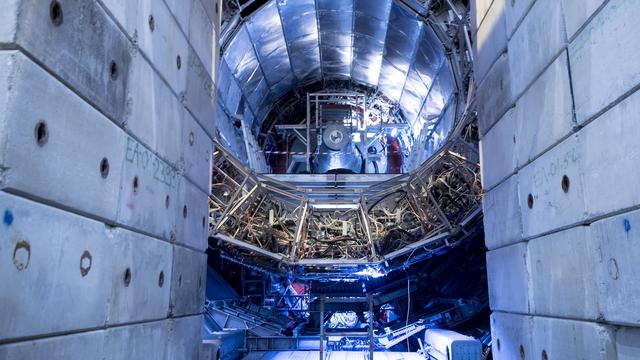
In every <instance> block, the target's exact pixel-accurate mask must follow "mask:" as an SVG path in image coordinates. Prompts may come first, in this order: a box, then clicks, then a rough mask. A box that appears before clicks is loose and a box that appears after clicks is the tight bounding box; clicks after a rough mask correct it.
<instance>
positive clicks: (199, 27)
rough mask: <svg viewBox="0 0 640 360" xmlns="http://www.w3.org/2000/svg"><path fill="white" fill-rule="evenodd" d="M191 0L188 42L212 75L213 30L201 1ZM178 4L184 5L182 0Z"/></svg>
mask: <svg viewBox="0 0 640 360" xmlns="http://www.w3.org/2000/svg"><path fill="white" fill-rule="evenodd" d="M191 1H192V4H191V5H192V6H191V16H190V17H189V29H188V34H189V35H188V36H189V43H190V44H191V46H192V47H193V49H194V50H195V52H196V53H197V54H198V57H199V58H200V61H201V62H202V65H203V66H204V68H205V69H206V70H207V72H208V73H209V74H210V75H212V74H213V69H214V68H212V67H211V66H212V64H213V59H212V56H213V50H212V47H213V44H214V42H213V41H211V39H212V38H214V37H215V35H216V34H215V30H214V28H213V24H212V23H211V19H209V16H208V15H207V12H206V11H205V9H204V7H203V5H202V3H201V2H200V1H199V0H191ZM206 2H207V3H213V0H207V1H206ZM180 6H185V5H184V1H182V2H181V4H180ZM187 6H188V5H187ZM185 30H186V29H185Z"/></svg>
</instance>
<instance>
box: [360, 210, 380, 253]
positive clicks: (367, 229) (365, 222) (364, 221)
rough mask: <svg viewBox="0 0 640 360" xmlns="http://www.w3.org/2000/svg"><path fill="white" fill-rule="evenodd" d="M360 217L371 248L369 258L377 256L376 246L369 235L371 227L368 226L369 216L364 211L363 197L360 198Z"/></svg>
mask: <svg viewBox="0 0 640 360" xmlns="http://www.w3.org/2000/svg"><path fill="white" fill-rule="evenodd" d="M360 217H361V218H362V219H361V220H360V221H362V226H364V232H365V234H366V235H367V241H368V242H369V247H370V248H371V259H372V260H373V259H375V258H377V254H376V246H375V244H374V243H373V238H372V237H371V227H370V226H369V218H368V217H367V213H366V212H365V204H364V199H362V198H361V199H360Z"/></svg>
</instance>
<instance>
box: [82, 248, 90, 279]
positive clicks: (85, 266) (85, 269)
mask: <svg viewBox="0 0 640 360" xmlns="http://www.w3.org/2000/svg"><path fill="white" fill-rule="evenodd" d="M92 263H93V257H92V256H91V253H90V252H89V251H88V250H85V251H84V252H83V253H82V255H81V256H80V275H81V276H82V277H85V276H87V274H89V270H91V265H92Z"/></svg>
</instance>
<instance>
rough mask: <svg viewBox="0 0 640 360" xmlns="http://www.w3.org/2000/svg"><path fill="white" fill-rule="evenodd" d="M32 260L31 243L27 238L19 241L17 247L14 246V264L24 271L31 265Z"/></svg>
mask: <svg viewBox="0 0 640 360" xmlns="http://www.w3.org/2000/svg"><path fill="white" fill-rule="evenodd" d="M30 261H31V244H29V242H28V241H25V240H21V241H18V242H17V243H16V246H15V248H13V265H15V267H16V269H18V271H22V270H25V269H26V268H28V267H29V262H30Z"/></svg>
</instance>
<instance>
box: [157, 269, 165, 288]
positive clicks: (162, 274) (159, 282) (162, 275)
mask: <svg viewBox="0 0 640 360" xmlns="http://www.w3.org/2000/svg"><path fill="white" fill-rule="evenodd" d="M162 285H164V271H160V275H159V276H158V286H159V287H162Z"/></svg>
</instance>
